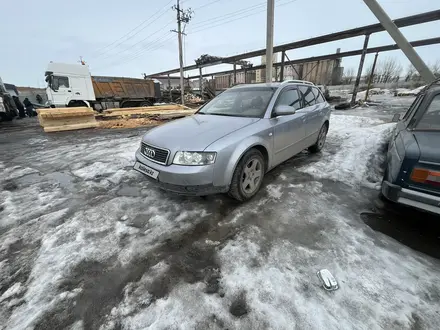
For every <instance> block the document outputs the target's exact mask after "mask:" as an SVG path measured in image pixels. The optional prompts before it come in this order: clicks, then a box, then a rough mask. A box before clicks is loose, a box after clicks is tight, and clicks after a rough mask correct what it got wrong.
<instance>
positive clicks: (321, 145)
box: [309, 123, 328, 152]
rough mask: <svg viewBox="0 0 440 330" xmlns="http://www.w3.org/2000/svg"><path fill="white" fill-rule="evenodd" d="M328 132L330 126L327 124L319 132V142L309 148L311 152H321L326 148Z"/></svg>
mask: <svg viewBox="0 0 440 330" xmlns="http://www.w3.org/2000/svg"><path fill="white" fill-rule="evenodd" d="M327 132H328V126H327V124H326V123H325V124H324V125H322V127H321V129H320V130H319V134H318V140H316V143H315V144H314V145H312V146H311V147H309V151H310V152H320V151H321V150H322V148H324V144H325V139H326V138H327Z"/></svg>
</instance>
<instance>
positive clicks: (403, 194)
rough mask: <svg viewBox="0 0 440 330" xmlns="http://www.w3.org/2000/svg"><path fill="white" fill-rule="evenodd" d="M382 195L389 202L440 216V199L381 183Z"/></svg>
mask: <svg viewBox="0 0 440 330" xmlns="http://www.w3.org/2000/svg"><path fill="white" fill-rule="evenodd" d="M382 194H383V195H384V196H385V197H386V198H387V199H389V200H391V201H393V202H396V203H399V204H403V205H407V206H412V207H415V208H418V209H421V210H424V211H428V212H431V213H436V214H439V215H440V197H437V196H434V195H430V194H426V193H422V192H419V191H416V190H412V189H407V188H402V187H400V186H398V185H395V184H392V183H390V182H388V181H383V182H382Z"/></svg>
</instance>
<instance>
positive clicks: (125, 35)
mask: <svg viewBox="0 0 440 330" xmlns="http://www.w3.org/2000/svg"><path fill="white" fill-rule="evenodd" d="M172 2H173V0H171V1H169V2H168V3H167V4H166V5H165V6H164V7H162V8H161V9H159V10H158V11H157V12H155V13H154V14H153V15H152V16H150V17H149V18H147V19H146V20H144V21H143V22H142V23H140V24H139V25H137V26H136V27H135V28H133V29H131V30H130V31H129V32H127V33H126V34H124V35H123V36H122V37H120V38H119V39H117V40H115V41H113V42H112V43H110V44H108V45H107V46H104V47H102V48H100V49H99V50H98V51H101V50H104V49H107V48H109V47H110V46H112V45H114V46H113V47H110V49H111V48H115V47H117V46H119V45H120V44H122V43H124V42H125V41H127V40H130V39H132V38H133V37H135V36H136V35H138V34H139V33H140V32H141V31H143V30H144V29H145V28H147V27H148V26H150V25H151V24H153V23H154V22H156V21H157V20H158V19H159V18H161V17H162V16H163V15H164V14H165V13H166V12H164V13H162V15H160V16H158V17H157V18H156V19H155V20H154V21H152V22H150V23H149V24H147V25H146V26H144V27H143V28H142V29H140V30H139V31H137V32H136V33H134V34H132V35H131V36H129V37H128V38H125V37H127V36H128V35H130V33H132V32H133V31H135V30H137V29H138V28H139V27H141V26H142V25H144V24H145V23H147V22H148V21H150V20H151V19H152V18H153V17H154V16H156V15H157V14H159V13H160V12H161V11H162V10H164V9H165V8H166V7H168V6H169V5H170V4H171V3H172ZM124 38H125V40H123V39H124ZM120 40H122V41H120ZM118 41H120V42H119V43H117V42H118ZM115 43H117V44H116V45H115ZM106 52H107V51H104V52H100V53H99V54H98V55H97V56H95V58H96V57H99V56H101V55H103V54H105V53H106Z"/></svg>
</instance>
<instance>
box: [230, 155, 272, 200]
mask: <svg viewBox="0 0 440 330" xmlns="http://www.w3.org/2000/svg"><path fill="white" fill-rule="evenodd" d="M264 172H265V162H264V158H263V155H262V154H261V152H260V151H258V150H257V149H251V150H249V151H248V152H247V153H246V154H245V155H244V156H243V157H242V158H241V160H240V161H239V163H238V165H237V167H236V168H235V171H234V175H233V177H232V182H231V186H230V188H229V195H230V196H231V197H233V198H235V199H237V200H239V201H241V202H243V201H246V200H248V199H251V198H252V197H253V196H255V194H256V193H257V192H258V190H260V187H261V184H262V182H263V178H264Z"/></svg>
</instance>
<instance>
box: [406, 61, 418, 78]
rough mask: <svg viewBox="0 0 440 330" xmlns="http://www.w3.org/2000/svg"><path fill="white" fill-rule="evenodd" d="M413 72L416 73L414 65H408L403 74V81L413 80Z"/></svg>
mask: <svg viewBox="0 0 440 330" xmlns="http://www.w3.org/2000/svg"><path fill="white" fill-rule="evenodd" d="M415 74H416V68H415V67H414V65H412V64H410V65H408V68H407V69H406V74H405V81H413V79H414V75H415Z"/></svg>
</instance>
